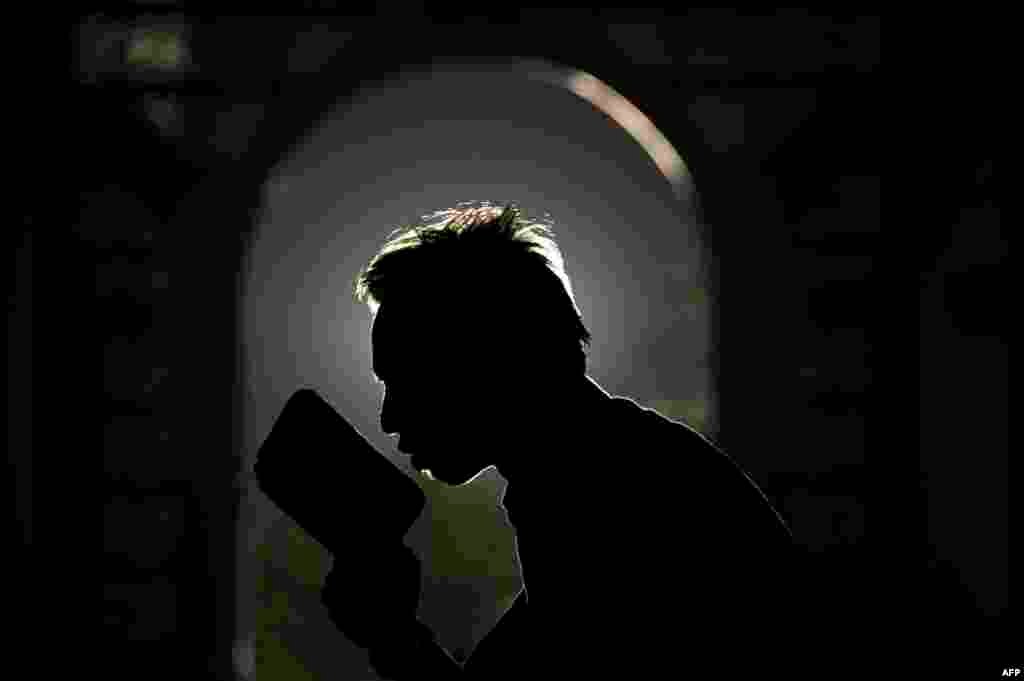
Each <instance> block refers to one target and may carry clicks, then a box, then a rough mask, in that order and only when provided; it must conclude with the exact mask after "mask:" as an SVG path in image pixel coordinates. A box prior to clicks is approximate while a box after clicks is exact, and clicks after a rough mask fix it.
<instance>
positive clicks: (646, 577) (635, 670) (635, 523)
mask: <svg viewBox="0 0 1024 681" xmlns="http://www.w3.org/2000/svg"><path fill="white" fill-rule="evenodd" d="M595 416H599V418H595V420H594V422H593V424H594V425H593V428H594V432H595V437H593V438H591V439H588V440H586V443H587V446H589V447H590V450H589V451H586V452H580V453H578V455H579V457H580V459H581V460H585V461H588V462H590V465H588V466H587V469H588V470H589V471H591V473H590V474H589V475H587V476H586V478H585V484H582V485H580V490H581V491H580V492H579V494H580V496H581V497H582V500H583V503H585V504H586V506H587V509H588V513H587V514H586V516H587V517H588V519H589V521H590V525H591V531H593V536H595V537H597V536H600V537H601V538H602V539H601V540H600V542H601V543H600V544H597V543H596V542H595V543H594V544H592V545H591V546H592V549H593V551H592V555H588V556H581V557H580V563H579V567H578V568H577V571H576V572H575V573H574V574H575V575H576V576H575V578H574V582H575V583H574V584H573V585H572V586H573V588H577V587H578V588H581V589H582V590H584V591H585V592H587V593H590V594H591V595H592V596H591V598H589V599H588V600H587V602H586V603H585V605H583V606H579V607H576V608H574V609H573V610H572V611H568V612H567V611H559V610H558V608H557V607H556V606H555V604H552V603H539V602H535V601H533V600H531V601H529V602H527V601H526V599H524V597H523V593H522V592H521V593H520V594H519V596H518V598H517V599H516V600H515V601H514V603H513V605H512V607H511V608H510V609H509V610H508V611H507V612H506V613H505V614H504V615H503V616H502V618H501V619H500V620H499V621H498V623H497V624H496V625H495V627H494V628H493V629H492V631H491V632H490V633H488V634H487V635H486V636H485V637H484V638H483V640H482V641H481V642H480V643H479V644H478V645H477V647H476V649H475V650H474V651H473V652H472V654H471V656H470V658H469V660H468V662H467V664H466V665H465V668H464V672H465V675H466V676H467V677H469V678H480V679H484V678H486V679H502V678H520V679H521V678H527V676H526V675H527V674H536V673H539V672H540V673H546V674H555V673H558V674H563V673H564V674H570V675H579V674H590V673H594V674H596V673H598V672H600V673H601V674H602V675H606V674H610V675H612V676H615V675H616V674H624V675H626V678H630V676H629V675H636V674H645V673H654V672H655V671H659V672H660V673H664V672H666V671H671V670H672V669H673V668H675V669H680V670H681V669H684V668H685V667H686V665H687V664H693V665H697V664H709V663H713V662H714V660H716V659H717V660H721V661H722V666H721V667H720V669H725V668H727V665H728V664H729V662H728V660H730V659H734V657H735V655H736V654H738V653H739V652H740V651H747V652H748V653H751V654H755V652H754V651H757V652H756V655H758V659H760V660H761V661H762V662H763V663H764V664H765V666H766V668H768V669H778V670H780V671H792V672H796V671H797V670H798V668H799V663H798V661H797V660H796V659H795V657H794V656H795V651H796V645H795V644H794V643H793V641H792V639H793V638H794V637H793V636H792V635H791V634H790V632H791V631H793V630H794V626H790V624H789V623H788V620H790V619H791V618H792V617H799V616H800V615H799V612H800V610H799V609H797V608H796V606H797V604H798V603H800V604H802V602H803V601H802V598H803V597H802V596H801V595H800V594H798V589H799V586H800V580H799V578H798V577H797V575H798V571H797V570H798V567H799V565H800V563H799V553H798V551H797V550H796V547H795V546H794V544H793V540H792V535H791V533H790V531H789V529H788V527H787V526H786V525H785V523H784V521H783V519H782V517H781V516H780V515H779V514H778V513H777V511H776V510H775V509H774V508H773V507H772V505H771V504H770V503H769V501H768V499H767V498H766V496H765V495H764V493H763V492H762V491H761V490H760V489H759V487H758V486H757V485H756V483H755V482H754V481H753V480H752V479H751V477H750V476H749V475H747V473H746V472H745V471H744V470H743V469H742V468H741V467H740V466H739V465H737V463H736V462H735V461H734V460H733V459H732V458H730V457H729V456H728V455H727V454H726V453H725V452H724V451H723V450H722V449H721V448H719V447H717V446H716V445H715V444H714V443H713V442H712V441H711V440H709V439H708V438H707V437H705V436H704V435H702V434H701V433H699V432H698V431H697V430H695V429H693V428H692V427H690V426H688V425H686V424H684V423H680V422H677V421H674V420H671V419H669V418H666V417H665V416H663V415H661V414H660V413H658V412H657V411H655V410H653V409H648V408H645V407H642V406H640V405H639V404H637V403H636V402H634V401H633V400H631V399H629V398H624V397H612V398H611V399H609V400H607V401H606V403H605V404H604V408H603V409H602V413H601V414H600V415H595ZM513 520H514V519H513ZM594 530H596V531H594ZM542 559H543V557H537V556H534V557H531V556H524V558H523V560H524V564H525V565H526V566H528V567H526V570H525V574H526V581H527V588H529V574H530V570H535V569H538V568H535V567H533V566H534V564H535V562H536V563H540V562H541V561H542ZM540 569H543V568H540ZM548 597H549V598H550V597H551V595H550V594H548ZM531 598H533V594H532V593H531ZM797 626H802V624H800V625H797ZM686 661H688V662H686ZM709 671H711V670H709ZM638 678H639V677H638Z"/></svg>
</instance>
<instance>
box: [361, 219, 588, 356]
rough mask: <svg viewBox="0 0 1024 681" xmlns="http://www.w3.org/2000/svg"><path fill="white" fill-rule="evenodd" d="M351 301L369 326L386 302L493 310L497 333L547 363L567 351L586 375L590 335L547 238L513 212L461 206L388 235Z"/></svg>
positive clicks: (540, 226)
mask: <svg viewBox="0 0 1024 681" xmlns="http://www.w3.org/2000/svg"><path fill="white" fill-rule="evenodd" d="M353 294H354V297H355V300H356V302H358V303H363V304H366V305H367V306H368V307H369V308H370V313H371V315H372V316H373V317H374V318H376V316H377V312H378V310H379V309H380V307H381V305H384V304H386V302H387V301H388V300H389V298H390V296H399V297H403V298H404V297H406V296H409V295H413V296H418V297H421V298H422V299H423V302H424V304H429V301H430V299H431V298H440V299H445V298H449V299H452V300H456V299H457V301H458V302H468V303H469V304H471V305H472V304H474V303H475V304H478V305H479V307H478V308H477V309H478V310H483V309H485V308H496V309H498V310H500V313H499V314H500V316H502V317H505V318H506V319H510V320H512V321H511V322H510V323H509V324H507V325H505V327H504V328H513V327H514V328H515V329H516V330H517V332H515V333H512V334H511V335H512V336H513V337H514V338H513V339H514V340H517V341H519V342H522V343H528V344H529V345H530V346H532V347H529V348H525V349H526V350H528V351H531V352H533V353H534V354H543V355H552V354H553V353H552V352H550V350H551V349H552V348H553V347H559V348H565V347H566V345H567V344H569V345H571V347H572V350H570V352H571V353H572V362H573V365H574V366H575V367H576V368H577V369H579V370H580V371H581V372H585V370H586V354H585V351H584V350H583V346H584V345H586V346H589V345H590V341H591V335H590V332H589V330H588V329H587V327H586V325H585V324H584V322H583V316H582V314H581V313H580V311H579V307H578V306H577V305H576V299H575V295H574V293H573V289H572V283H571V282H570V281H569V276H568V273H567V272H566V270H565V261H564V259H563V257H562V252H561V249H560V248H559V247H558V244H557V242H556V241H555V235H554V231H553V229H552V228H551V227H550V225H548V224H545V223H543V222H540V221H537V220H531V219H527V218H526V217H524V215H523V214H522V211H521V210H520V209H519V208H518V207H516V206H515V205H513V204H506V205H504V206H500V205H496V204H493V203H491V202H487V201H467V202H463V203H459V204H456V207H454V208H447V209H444V210H439V211H436V212H434V213H430V214H428V215H425V216H423V217H422V218H420V221H419V223H417V224H414V225H411V226H405V227H399V228H397V229H395V230H393V231H392V232H391V233H390V234H389V235H388V237H387V241H386V243H385V244H384V246H383V247H382V248H381V249H380V251H379V252H378V253H377V254H376V255H375V256H374V257H373V258H372V259H371V260H370V262H369V263H368V264H367V265H366V267H364V268H363V269H362V270H360V272H359V273H358V274H357V276H356V277H355V280H354V286H353ZM518 331H522V332H523V333H522V334H520V333H518ZM506 335H508V334H506ZM541 348H543V349H544V351H542V352H540V353H537V350H540V349H541ZM519 349H521V348H519ZM519 349H517V350H519ZM557 355H558V356H560V357H561V358H562V359H563V361H564V360H565V359H566V357H565V355H564V354H563V353H557Z"/></svg>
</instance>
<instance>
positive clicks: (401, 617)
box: [320, 542, 420, 649]
mask: <svg viewBox="0 0 1024 681" xmlns="http://www.w3.org/2000/svg"><path fill="white" fill-rule="evenodd" d="M320 600H321V602H322V603H323V604H324V605H325V606H326V607H327V614H328V616H329V617H330V619H331V622H333V623H334V626H336V627H337V628H338V630H339V631H341V632H342V633H343V634H345V636H346V637H348V639H349V640H350V641H352V642H353V643H355V644H356V645H357V646H360V647H362V648H366V649H375V648H380V647H382V646H387V645H388V644H389V643H390V642H392V641H395V640H396V639H401V638H402V637H404V636H405V635H406V634H405V632H406V631H407V630H408V629H409V628H410V627H411V626H413V625H414V624H415V623H416V610H417V608H418V607H419V601H420V562H419V559H418V558H417V557H416V554H414V553H413V552H412V550H411V549H409V548H408V547H406V546H405V545H403V544H401V543H400V542H390V543H388V544H386V545H367V546H362V547H361V548H358V549H354V550H353V551H352V552H349V553H347V554H346V553H340V552H339V553H338V554H336V555H335V558H334V565H333V567H332V568H331V571H330V572H328V573H327V577H326V579H325V580H324V587H323V590H322V591H321V595H320Z"/></svg>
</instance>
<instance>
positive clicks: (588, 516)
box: [324, 204, 806, 679]
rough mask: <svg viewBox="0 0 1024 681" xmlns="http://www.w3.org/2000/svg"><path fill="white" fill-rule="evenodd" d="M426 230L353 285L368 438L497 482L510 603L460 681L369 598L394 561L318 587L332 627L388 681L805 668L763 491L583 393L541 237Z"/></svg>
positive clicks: (776, 531) (705, 451) (794, 582)
mask: <svg viewBox="0 0 1024 681" xmlns="http://www.w3.org/2000/svg"><path fill="white" fill-rule="evenodd" d="M435 217H438V218H441V219H439V220H437V221H435V222H432V223H431V222H425V223H424V224H423V225H420V226H419V227H418V228H415V229H407V230H404V231H402V233H401V234H399V235H398V236H396V237H394V238H393V239H392V241H391V242H390V244H389V245H388V246H386V247H385V248H384V249H382V251H381V253H380V254H379V255H378V256H376V257H375V258H374V259H373V260H372V261H371V262H370V264H369V265H368V266H367V268H366V269H365V270H364V271H363V272H361V273H360V276H359V277H358V278H357V280H356V297H357V300H359V301H361V302H365V303H367V304H369V306H370V308H371V311H372V313H373V315H374V318H373V329H372V340H373V366H374V372H375V374H376V375H377V377H378V379H379V380H380V381H381V382H382V383H383V384H384V388H385V396H384V401H383V406H382V410H381V414H380V420H381V427H382V429H383V430H384V432H386V433H388V434H392V435H397V436H398V441H397V446H398V449H399V451H401V452H403V453H405V454H407V455H411V457H412V460H411V463H412V465H413V467H415V468H416V469H417V470H419V471H421V473H422V474H424V475H428V476H430V475H432V476H433V477H434V478H436V479H438V480H440V481H442V482H444V483H447V484H450V485H462V484H466V483H468V482H470V481H472V480H473V479H474V478H475V477H476V476H478V475H479V474H480V473H481V472H482V471H484V470H485V469H487V468H489V467H491V466H496V467H497V468H498V470H499V471H500V472H501V474H502V475H503V476H504V477H505V478H506V479H507V480H508V487H507V493H506V494H505V496H504V499H503V506H504V509H505V510H506V512H507V513H508V518H509V521H510V523H511V524H512V525H513V527H514V528H515V529H516V542H517V543H516V546H517V552H518V557H519V562H520V566H521V569H522V573H523V581H524V585H525V588H524V589H523V591H522V592H520V594H519V595H518V596H517V598H516V599H515V601H514V603H513V605H512V607H511V608H510V609H509V610H508V611H507V612H505V613H504V615H503V616H502V617H501V619H500V620H499V621H498V623H497V624H496V626H495V627H494V628H493V629H492V630H491V631H490V632H489V633H488V634H487V635H486V636H485V637H484V638H483V639H482V641H481V642H480V643H479V644H478V645H477V647H476V648H475V649H474V651H473V652H472V654H471V655H470V657H469V659H468V661H467V662H466V663H465V665H464V667H462V668H460V666H459V665H458V664H456V663H455V662H454V661H453V660H452V658H450V657H449V656H448V655H447V654H446V653H445V651H443V650H441V648H439V647H438V646H437V645H436V644H435V643H434V642H433V640H432V638H431V635H430V633H429V631H427V630H426V628H425V627H424V626H422V625H421V624H418V623H417V622H416V621H415V611H416V607H417V603H416V602H415V599H410V598H409V597H408V596H407V597H405V599H406V600H405V603H404V604H402V603H399V604H397V605H395V604H394V598H390V599H389V598H385V597H384V596H385V594H389V593H393V590H394V589H395V588H396V585H395V584H394V583H393V582H394V581H395V580H416V581H417V582H418V579H419V576H418V574H417V573H416V571H415V569H414V568H415V566H414V565H413V566H412V567H410V566H409V561H408V557H407V556H405V557H398V556H397V555H394V556H391V557H390V558H388V557H387V555H386V554H387V552H381V553H380V554H379V555H367V556H366V564H367V565H368V566H370V567H368V568H367V569H365V570H364V571H362V572H360V573H359V575H360V577H359V578H358V579H355V578H353V577H352V576H351V574H349V576H348V577H347V578H346V579H340V578H339V577H338V576H337V574H336V573H333V572H332V575H331V576H329V577H328V582H327V586H326V588H325V593H324V601H325V603H327V605H328V608H329V610H330V611H331V613H332V617H333V618H334V620H335V621H336V622H337V623H339V626H340V627H341V628H342V629H343V631H346V632H347V633H351V632H356V633H355V635H354V636H353V638H354V640H358V641H360V645H365V646H366V647H367V648H369V649H370V652H371V661H372V662H373V663H374V665H375V666H376V667H377V669H378V670H379V671H380V672H381V674H382V675H384V676H385V677H387V678H397V679H414V678H421V679H432V678H444V677H445V676H450V677H451V678H474V679H503V678H508V679H527V678H531V677H536V676H537V675H540V678H552V679H556V678H606V677H607V678H613V679H648V678H687V677H688V676H690V675H692V678H710V676H709V675H710V674H714V675H715V678H718V677H720V676H721V675H724V674H731V673H743V672H744V670H745V671H749V672H754V673H758V674H763V673H766V672H770V671H778V672H790V673H791V676H790V678H792V674H793V673H795V672H797V671H802V669H803V666H802V664H801V662H800V657H801V656H802V655H804V652H803V651H802V650H801V646H802V645H803V642H802V641H801V640H798V639H796V637H795V636H793V635H792V632H793V631H794V627H796V628H799V629H801V630H803V627H804V626H805V624H806V623H805V622H803V621H801V618H802V617H803V615H802V612H803V611H802V610H801V609H799V608H798V607H797V605H798V604H799V603H801V602H802V598H798V595H797V593H796V591H795V590H796V589H798V588H799V586H800V579H799V576H798V573H796V572H794V570H795V569H797V567H798V566H797V563H796V561H795V557H796V555H797V554H796V553H795V548H794V545H793V542H792V538H791V536H790V533H789V530H788V529H787V527H786V526H785V525H784V523H783V522H782V520H781V518H780V517H779V515H778V514H777V513H776V512H775V510H774V509H773V508H772V507H771V506H770V504H769V503H768V501H767V500H766V498H765V496H764V495H763V494H762V493H761V491H760V490H759V489H758V488H757V487H756V485H755V484H754V483H753V482H752V481H751V480H750V478H749V477H748V476H747V475H746V474H745V473H744V472H743V471H742V470H741V469H740V468H739V467H738V466H737V465H736V464H735V463H734V462H733V461H732V460H731V459H730V458H729V457H727V456H726V455H725V454H724V453H723V452H722V451H720V450H719V449H717V448H716V447H715V446H714V445H713V444H712V443H710V442H709V441H708V440H707V439H706V438H705V437H703V436H702V435H701V434H699V433H698V432H697V431H695V430H693V429H691V428H690V427H688V426H686V425H683V424H681V423H677V422H675V421H671V420H669V419H666V418H665V417H663V416H661V415H660V414H658V413H657V412H655V411H653V410H650V409H645V408H643V407H641V406H639V405H637V404H636V403H635V402H633V401H632V400H629V399H626V398H623V397H613V396H611V395H609V394H608V393H607V392H605V391H604V390H603V389H602V388H601V387H600V386H599V385H598V384H597V383H596V382H594V381H593V379H591V378H590V377H589V376H587V375H586V359H585V353H584V350H583V346H584V345H586V344H588V343H589V341H590V334H589V333H588V331H587V329H586V327H585V326H584V324H583V322H582V318H581V315H580V314H579V310H578V308H577V307H576V303H575V301H574V299H573V294H572V288H571V285H570V283H569V280H568V276H567V275H566V273H565V271H564V266H563V263H562V259H561V256H560V254H559V251H558V248H557V246H556V245H555V242H554V240H553V237H552V234H551V232H550V230H549V229H547V228H546V227H545V226H544V225H541V224H538V223H530V222H528V221H527V220H525V219H523V218H522V217H521V215H520V213H519V212H518V211H517V210H516V209H514V208H511V207H508V208H505V209H504V210H503V209H500V208H498V207H494V206H490V205H487V204H484V205H483V206H478V207H474V208H463V209H453V210H451V211H444V212H441V213H439V214H435ZM382 503H386V500H385V501H382ZM370 520H372V519H371V518H369V517H368V518H363V519H360V521H361V522H366V521H370ZM396 541H399V540H396ZM389 560H390V561H392V562H390V563H389V562H388V561H389ZM399 563H401V564H402V565H401V566H399ZM389 565H390V566H391V567H388V566H389ZM389 581H390V583H389ZM403 588H404V587H403ZM375 594H379V595H380V602H381V603H382V604H384V603H387V604H388V605H382V607H383V608H390V610H389V611H387V612H384V613H383V614H382V613H380V612H375V614H374V616H375V617H377V618H380V617H383V618H385V621H388V618H390V621H393V627H392V628H390V633H389V634H381V633H380V631H381V627H380V626H379V619H378V626H377V628H376V629H374V628H373V627H369V626H368V627H366V628H364V629H362V630H361V629H360V627H361V625H360V617H366V610H365V608H366V607H367V606H366V605H365V604H366V602H367V599H370V600H371V601H372V599H373V598H374V595H375ZM357 603H360V604H363V605H362V606H361V607H362V608H363V610H361V609H360V607H357V606H356V604H357ZM346 604H348V606H350V607H347V605H346ZM371 607H372V606H371ZM793 618H796V619H797V621H795V622H794V621H793ZM371 630H372V631H371ZM384 630H388V627H384ZM372 632H377V633H372ZM361 634H362V637H361V638H360V635H361Z"/></svg>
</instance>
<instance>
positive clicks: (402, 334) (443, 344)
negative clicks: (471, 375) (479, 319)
mask: <svg viewBox="0 0 1024 681" xmlns="http://www.w3.org/2000/svg"><path fill="white" fill-rule="evenodd" d="M480 335H481V329H480V326H479V325H475V324H474V323H473V315H471V314H468V313H466V312H465V311H463V310H460V309H457V308H456V307H455V306H452V305H441V304H437V303H434V302H428V303H419V304H411V305H403V304H400V303H396V302H388V303H387V304H386V305H381V306H380V308H379V309H378V310H377V315H376V317H374V320H373V326H372V329H371V344H372V351H373V370H374V373H376V374H377V376H378V378H381V379H382V380H383V379H384V378H385V376H391V375H392V373H393V372H394V371H395V370H396V369H397V370H399V371H401V370H407V369H408V368H409V367H410V366H417V367H422V366H424V365H425V364H437V363H439V362H444V363H446V364H450V363H451V362H453V361H462V362H468V361H471V359H472V358H473V356H474V355H475V354H476V353H477V350H478V349H480V348H481V347H482V346H481V343H480V342H479V339H480ZM426 358H430V361H425V360H426Z"/></svg>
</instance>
